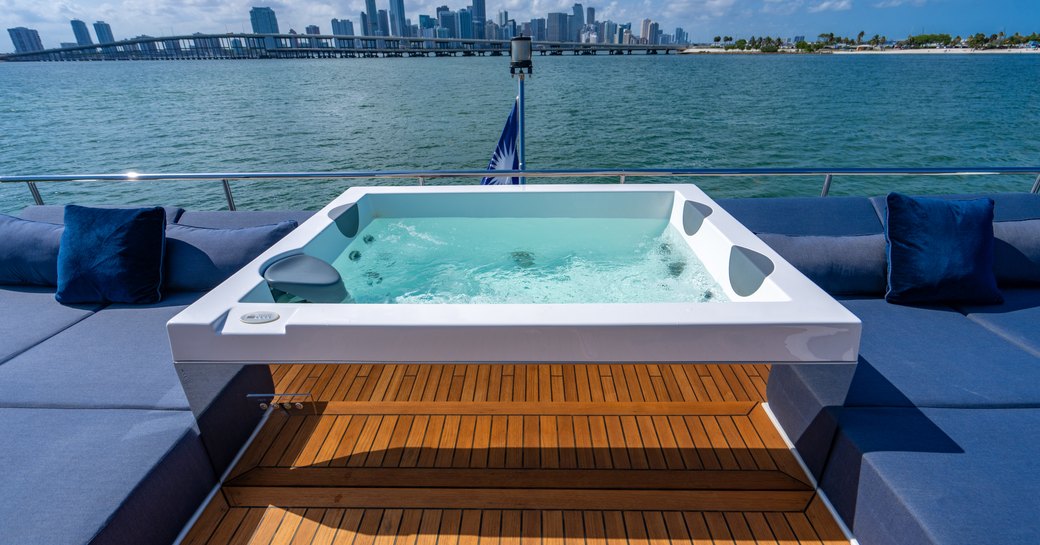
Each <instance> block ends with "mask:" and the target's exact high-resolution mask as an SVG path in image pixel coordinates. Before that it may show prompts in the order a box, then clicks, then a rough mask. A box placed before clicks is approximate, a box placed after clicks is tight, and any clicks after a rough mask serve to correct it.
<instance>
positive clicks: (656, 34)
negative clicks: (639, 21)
mask: <svg viewBox="0 0 1040 545" xmlns="http://www.w3.org/2000/svg"><path fill="white" fill-rule="evenodd" d="M646 43H648V44H659V43H661V25H659V24H657V21H654V22H652V23H650V32H649V33H647V38H646Z"/></svg>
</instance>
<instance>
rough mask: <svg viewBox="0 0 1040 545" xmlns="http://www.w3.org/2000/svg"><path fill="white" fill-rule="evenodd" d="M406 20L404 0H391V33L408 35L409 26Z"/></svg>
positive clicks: (393, 34) (392, 34)
mask: <svg viewBox="0 0 1040 545" xmlns="http://www.w3.org/2000/svg"><path fill="white" fill-rule="evenodd" d="M409 26H411V25H409V24H407V23H406V22H405V16H404V0H390V35H391V36H408V27H409Z"/></svg>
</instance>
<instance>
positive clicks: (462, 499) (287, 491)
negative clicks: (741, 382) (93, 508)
mask: <svg viewBox="0 0 1040 545" xmlns="http://www.w3.org/2000/svg"><path fill="white" fill-rule="evenodd" d="M223 490H224V495H225V497H226V498H227V500H228V503H229V504H230V505H231V506H233V507H263V506H266V505H279V506H282V507H318V508H360V507H364V508H387V509H520V510H524V509H551V510H557V509H558V510H602V511H617V510H630V509H650V510H657V511H677V510H696V511H763V512H767V511H773V512H802V511H804V510H805V508H806V507H807V506H808V505H809V502H810V501H811V500H812V498H813V494H814V492H813V491H811V490H805V491H792V490H780V491H768V492H767V491H762V490H601V489H596V490H589V489H513V490H502V489H501V488H353V487H351V488H347V487H301V486H294V487H263V486H231V485H228V486H225V487H224V489H223Z"/></svg>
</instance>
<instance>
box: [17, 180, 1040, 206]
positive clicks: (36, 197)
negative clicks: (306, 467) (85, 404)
mask: <svg viewBox="0 0 1040 545" xmlns="http://www.w3.org/2000/svg"><path fill="white" fill-rule="evenodd" d="M25 185H27V186H29V193H32V197H33V202H35V203H36V204H37V206H43V196H42V195H40V189H39V188H37V187H36V182H25ZM1033 193H1036V191H1033Z"/></svg>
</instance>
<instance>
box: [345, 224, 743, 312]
mask: <svg viewBox="0 0 1040 545" xmlns="http://www.w3.org/2000/svg"><path fill="white" fill-rule="evenodd" d="M332 265H333V267H335V268H336V269H337V270H338V271H339V272H340V275H341V276H342V278H343V281H344V284H345V285H346V288H347V290H348V291H349V292H350V300H351V301H352V302H354V303H397V304H416V303H454V304H460V303H461V304H504V303H526V304H551V303H670V302H674V303H684V302H685V303H689V302H713V301H725V300H726V297H725V294H724V293H723V291H722V289H721V288H720V287H719V285H718V283H717V282H716V281H715V280H714V279H713V278H712V277H711V275H709V274H708V272H707V271H706V270H705V268H704V266H703V264H702V263H701V262H700V260H699V259H698V258H697V257H696V256H695V255H694V253H693V251H692V250H691V249H690V248H689V246H687V243H686V242H685V240H683V238H682V236H681V235H680V233H679V232H678V231H676V229H675V228H674V227H672V226H671V225H670V224H669V223H668V222H667V221H666V220H664V219H632V218H375V219H373V220H372V221H371V222H370V223H369V224H368V225H367V226H366V227H365V228H364V229H363V230H362V231H361V232H360V233H358V234H357V236H356V237H355V238H354V240H353V241H352V242H351V243H350V245H349V246H348V247H347V248H346V249H345V250H344V251H343V253H342V254H341V255H340V256H339V257H338V258H337V259H336V260H335V261H334V262H333V264H332Z"/></svg>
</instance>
